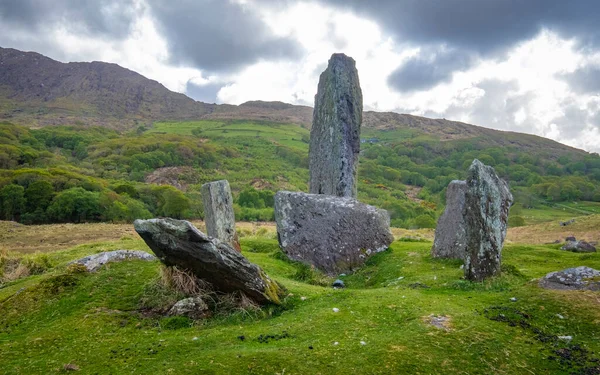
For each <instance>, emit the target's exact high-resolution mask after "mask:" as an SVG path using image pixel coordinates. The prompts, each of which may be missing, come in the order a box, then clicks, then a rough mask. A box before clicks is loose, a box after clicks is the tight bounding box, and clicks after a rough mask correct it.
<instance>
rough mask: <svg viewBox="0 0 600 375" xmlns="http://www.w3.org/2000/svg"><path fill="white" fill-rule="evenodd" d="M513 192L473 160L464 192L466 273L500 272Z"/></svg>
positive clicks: (479, 277)
mask: <svg viewBox="0 0 600 375" xmlns="http://www.w3.org/2000/svg"><path fill="white" fill-rule="evenodd" d="M512 202H513V196H512V194H511V193H510V190H509V189H508V184H507V183H506V182H505V181H504V180H501V179H500V178H499V177H498V176H497V175H496V172H495V171H494V168H492V167H490V166H486V165H484V164H483V163H482V162H480V161H479V160H477V159H475V160H473V163H472V164H471V166H470V167H469V172H468V177H467V190H466V192H465V209H464V219H465V229H466V238H467V248H466V257H465V277H466V278H467V279H468V280H472V281H483V280H484V279H486V278H487V277H490V276H495V275H498V274H500V265H501V260H502V246H503V244H504V238H505V237H506V229H507V223H508V211H509V209H510V206H511V204H512Z"/></svg>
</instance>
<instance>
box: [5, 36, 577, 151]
mask: <svg viewBox="0 0 600 375" xmlns="http://www.w3.org/2000/svg"><path fill="white" fill-rule="evenodd" d="M199 119H213V120H224V121H229V120H252V121H266V122H278V123H291V124H298V125H301V126H302V127H304V128H310V125H311V121H312V108H311V107H307V106H297V105H292V104H287V103H282V102H264V101H251V102H246V103H244V104H241V105H239V106H236V105H227V104H221V105H217V104H207V103H202V102H198V101H194V100H193V99H191V98H189V97H187V96H185V95H183V94H180V93H176V92H173V91H170V90H168V89H167V88H166V87H164V86H163V85H161V84H160V83H158V82H156V81H153V80H150V79H148V78H146V77H144V76H142V75H140V74H138V73H136V72H133V71H131V70H129V69H125V68H123V67H121V66H119V65H116V64H110V63H104V62H97V61H94V62H91V63H87V62H70V63H61V62H58V61H55V60H52V59H50V58H48V57H45V56H43V55H41V54H39V53H35V52H23V51H19V50H16V49H11V48H1V47H0V121H8V122H12V123H15V124H22V125H26V126H30V127H39V126H46V125H70V124H71V125H72V124H76V125H101V126H106V127H110V128H116V129H127V128H132V127H135V126H138V125H149V124H152V123H154V122H156V121H161V120H175V121H181V120H199ZM363 127H364V128H365V129H374V130H379V131H382V132H393V131H395V130H407V131H411V132H413V133H419V134H424V135H428V136H432V137H434V138H436V139H439V140H442V141H444V140H457V139H472V138H477V139H479V140H480V143H481V142H482V143H485V144H487V145H489V146H490V147H504V146H513V147H517V148H519V149H520V150H523V151H528V150H537V149H544V150H546V151H548V154H550V155H553V156H556V157H558V156H560V155H563V154H570V153H576V154H586V152H585V151H582V150H578V149H575V148H572V147H569V146H566V145H563V144H560V143H558V142H555V141H552V140H549V139H545V138H542V137H538V136H534V135H527V134H520V133H513V132H502V131H498V130H493V129H487V128H483V127H479V126H474V125H470V124H465V123H462V122H457V121H450V120H445V119H429V118H425V117H418V116H412V115H407V114H398V113H393V112H371V111H366V112H365V113H364V116H363Z"/></svg>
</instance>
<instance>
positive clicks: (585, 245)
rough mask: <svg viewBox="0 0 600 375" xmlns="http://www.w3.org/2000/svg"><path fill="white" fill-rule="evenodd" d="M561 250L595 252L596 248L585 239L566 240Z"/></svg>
mask: <svg viewBox="0 0 600 375" xmlns="http://www.w3.org/2000/svg"><path fill="white" fill-rule="evenodd" d="M560 249H561V250H567V251H572V252H574V253H595V252H596V248H595V247H594V245H592V244H591V243H589V242H586V241H583V240H582V241H567V243H565V244H564V245H563V247H561V248H560Z"/></svg>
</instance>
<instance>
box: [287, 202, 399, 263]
mask: <svg viewBox="0 0 600 375" xmlns="http://www.w3.org/2000/svg"><path fill="white" fill-rule="evenodd" d="M275 221H276V222H277V235H278V238H279V245H280V246H281V249H282V250H283V252H284V253H285V254H287V256H288V257H289V258H291V259H293V260H297V261H300V262H303V263H307V264H311V265H313V266H315V267H316V268H318V269H320V270H322V271H324V272H325V273H327V274H330V275H335V274H339V273H342V272H351V271H354V270H356V269H357V268H359V267H360V266H362V265H363V264H364V262H365V260H366V259H367V258H368V257H369V256H371V255H373V254H375V253H378V252H380V251H384V250H386V249H387V248H388V246H389V245H390V243H392V241H393V240H394V237H393V235H392V233H391V232H390V218H389V215H388V213H387V211H384V210H379V209H377V208H375V207H373V206H369V205H366V204H364V203H361V202H359V201H357V200H356V199H353V198H342V197H334V196H331V195H321V194H306V193H298V192H289V191H279V192H277V194H276V195H275Z"/></svg>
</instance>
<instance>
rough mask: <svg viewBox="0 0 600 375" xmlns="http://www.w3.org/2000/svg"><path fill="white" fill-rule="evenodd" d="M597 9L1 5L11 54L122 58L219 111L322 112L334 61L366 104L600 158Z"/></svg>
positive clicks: (556, 4) (349, 1) (391, 3)
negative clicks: (346, 65)
mask: <svg viewBox="0 0 600 375" xmlns="http://www.w3.org/2000/svg"><path fill="white" fill-rule="evenodd" d="M599 19H600V1H598V0H569V1H565V0H527V1H522V0H484V1H482V0H444V1H438V0H378V1H364V0H314V1H291V0H0V46H1V47H10V48H16V49H20V50H25V51H35V52H39V53H41V54H44V55H46V56H48V57H51V58H53V59H56V60H59V61H62V62H69V61H106V62H112V63H117V64H119V65H121V66H123V67H126V68H128V69H131V70H134V71H137V72H139V73H141V74H143V75H144V76H146V77H148V78H151V79H154V80H156V81H158V82H160V83H162V84H163V85H165V86H166V87H167V88H169V89H171V90H173V91H178V92H182V93H185V94H187V95H188V96H190V97H192V98H194V99H196V100H200V101H203V102H208V103H228V104H241V103H243V102H245V101H249V100H278V101H283V102H288V103H293V104H301V105H310V106H312V105H313V102H314V95H315V94H316V89H317V83H318V79H319V74H320V73H321V72H322V71H323V70H324V69H325V68H326V66H327V61H328V59H329V57H330V56H331V54H332V53H335V52H342V53H345V54H347V55H349V56H351V57H353V58H354V59H355V60H356V65H357V69H358V72H359V77H360V83H361V87H362V90H363V99H364V108H365V110H373V111H392V112H398V113H409V114H414V115H419V116H425V117H432V118H446V119H451V120H457V121H463V122H467V123H471V124H475V125H479V126H485V127H488V128H494V129H500V130H510V131H517V132H524V133H531V134H536V135H540V136H544V137H547V138H551V139H554V140H557V141H559V142H562V143H565V144H568V145H571V146H574V147H577V148H582V149H585V150H587V151H590V152H600V27H598V26H597V23H598V20H599Z"/></svg>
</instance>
